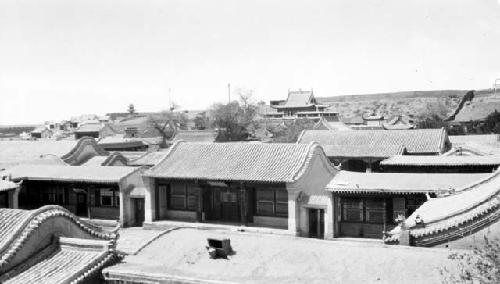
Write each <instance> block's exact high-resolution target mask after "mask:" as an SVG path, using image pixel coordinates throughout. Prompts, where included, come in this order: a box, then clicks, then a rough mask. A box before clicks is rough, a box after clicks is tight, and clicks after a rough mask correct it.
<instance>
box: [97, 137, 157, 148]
mask: <svg viewBox="0 0 500 284" xmlns="http://www.w3.org/2000/svg"><path fill="white" fill-rule="evenodd" d="M97 144H98V145H99V146H101V147H102V148H103V149H104V150H106V151H147V150H148V148H149V146H148V144H147V143H144V142H143V141H141V140H139V139H137V138H124V137H123V135H121V136H120V135H115V136H109V137H106V138H103V139H101V140H99V142H98V143H97Z"/></svg>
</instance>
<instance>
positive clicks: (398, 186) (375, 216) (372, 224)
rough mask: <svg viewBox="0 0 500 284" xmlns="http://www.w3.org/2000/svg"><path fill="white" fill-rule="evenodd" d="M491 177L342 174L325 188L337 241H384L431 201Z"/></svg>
mask: <svg viewBox="0 0 500 284" xmlns="http://www.w3.org/2000/svg"><path fill="white" fill-rule="evenodd" d="M487 176H488V174H415V173H359V172H349V171H340V172H339V173H338V174H337V175H336V176H335V177H334V178H333V179H332V181H331V182H330V183H329V184H328V185H327V186H326V190H327V191H329V192H331V193H332V198H333V203H334V208H335V209H334V216H336V218H335V219H334V231H335V234H334V236H335V237H361V238H375V239H382V238H383V236H384V232H388V231H389V230H392V229H393V228H395V227H396V226H397V222H396V220H397V219H398V218H402V219H404V218H408V217H409V216H410V215H411V214H413V212H415V210H417V208H419V207H420V206H421V205H422V204H424V202H426V201H427V200H428V198H430V197H436V196H438V195H443V194H450V193H451V192H455V191H459V190H461V189H462V188H464V187H466V186H468V185H470V184H472V183H474V182H477V181H479V180H482V179H484V178H486V177H487Z"/></svg>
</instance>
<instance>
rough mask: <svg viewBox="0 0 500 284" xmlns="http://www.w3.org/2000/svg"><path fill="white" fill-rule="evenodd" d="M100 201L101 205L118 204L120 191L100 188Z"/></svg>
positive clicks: (116, 205) (115, 205) (117, 205)
mask: <svg viewBox="0 0 500 284" xmlns="http://www.w3.org/2000/svg"><path fill="white" fill-rule="evenodd" d="M99 196H100V201H101V206H113V207H119V206H120V193H119V192H118V191H112V190H110V189H101V190H100V194H99Z"/></svg>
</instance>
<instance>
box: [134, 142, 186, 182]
mask: <svg viewBox="0 0 500 284" xmlns="http://www.w3.org/2000/svg"><path fill="white" fill-rule="evenodd" d="M181 143H186V142H185V141H184V140H177V141H175V142H174V143H173V144H172V146H170V148H168V150H167V151H166V154H165V157H163V158H162V159H161V160H160V161H159V162H158V163H157V164H156V165H154V166H152V167H151V168H150V169H148V170H146V171H145V172H144V173H143V175H144V176H150V174H151V172H152V171H154V170H156V168H158V167H159V166H160V165H161V164H162V163H163V162H164V161H165V160H166V159H167V158H168V157H169V156H170V155H171V154H172V152H173V151H174V149H176V148H177V147H178V146H179V145H180V144H181ZM141 158H142V157H141Z"/></svg>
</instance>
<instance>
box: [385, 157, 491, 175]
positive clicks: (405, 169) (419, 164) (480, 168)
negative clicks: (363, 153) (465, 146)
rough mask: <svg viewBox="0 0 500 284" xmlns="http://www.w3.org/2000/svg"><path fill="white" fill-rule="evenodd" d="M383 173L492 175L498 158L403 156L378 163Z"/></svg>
mask: <svg viewBox="0 0 500 284" xmlns="http://www.w3.org/2000/svg"><path fill="white" fill-rule="evenodd" d="M380 166H381V167H382V169H383V170H384V172H400V173H492V172H493V171H495V170H496V169H497V168H498V166H500V156H496V155H486V156H460V155H446V156H445V155H440V156H405V155H398V156H394V157H391V158H389V159H386V160H384V161H382V162H380Z"/></svg>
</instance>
